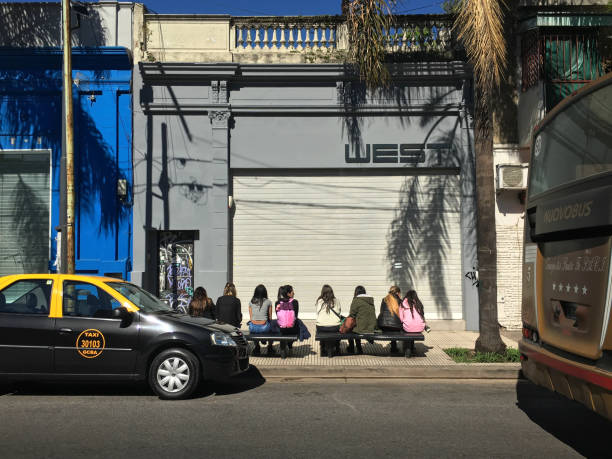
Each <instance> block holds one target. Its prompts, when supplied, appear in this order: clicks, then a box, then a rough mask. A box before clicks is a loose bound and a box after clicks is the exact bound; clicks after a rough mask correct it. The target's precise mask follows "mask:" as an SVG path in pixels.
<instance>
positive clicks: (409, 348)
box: [404, 340, 415, 358]
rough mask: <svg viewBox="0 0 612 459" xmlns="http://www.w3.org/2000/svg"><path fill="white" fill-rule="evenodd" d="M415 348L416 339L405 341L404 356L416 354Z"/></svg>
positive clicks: (408, 356)
mask: <svg viewBox="0 0 612 459" xmlns="http://www.w3.org/2000/svg"><path fill="white" fill-rule="evenodd" d="M414 350H415V348H414V340H411V341H404V357H406V358H410V357H412V356H413V355H414Z"/></svg>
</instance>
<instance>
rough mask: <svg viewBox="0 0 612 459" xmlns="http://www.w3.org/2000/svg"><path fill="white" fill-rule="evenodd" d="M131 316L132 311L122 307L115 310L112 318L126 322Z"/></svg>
mask: <svg viewBox="0 0 612 459" xmlns="http://www.w3.org/2000/svg"><path fill="white" fill-rule="evenodd" d="M131 315H132V314H131V313H130V311H128V310H127V308H126V307H125V306H121V307H120V308H116V309H113V315H112V317H113V319H121V320H126V319H127V318H129V317H130V316H131Z"/></svg>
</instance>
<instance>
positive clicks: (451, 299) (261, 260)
mask: <svg viewBox="0 0 612 459" xmlns="http://www.w3.org/2000/svg"><path fill="white" fill-rule="evenodd" d="M233 196H234V200H235V203H236V211H235V215H234V219H233V278H234V282H235V283H236V287H237V289H238V295H239V296H240V297H241V298H242V301H243V305H245V306H246V305H248V299H249V298H250V296H251V295H252V293H253V290H254V288H255V286H256V285H257V284H258V283H263V284H264V285H265V286H266V287H267V289H268V293H269V295H270V297H271V298H272V297H273V298H275V297H276V292H277V289H278V287H279V286H280V285H281V284H287V283H288V284H291V285H293V287H294V289H295V292H296V298H297V299H298V300H299V301H300V316H301V317H303V318H313V317H314V303H315V300H316V298H317V297H318V295H319V293H320V291H321V286H322V285H323V284H325V283H328V284H330V285H331V286H332V287H333V289H334V292H335V294H336V296H337V297H338V298H340V301H341V303H342V305H343V311H348V306H349V305H350V302H351V300H352V296H353V290H354V288H355V286H356V285H359V284H361V285H364V286H365V287H366V289H367V291H368V294H370V295H373V296H374V299H375V302H376V309H377V312H378V307H379V304H380V301H381V299H382V297H383V296H384V295H385V294H386V293H387V291H388V288H389V286H390V285H392V284H394V283H395V284H398V285H399V286H400V287H401V288H402V294H403V293H404V290H405V289H406V288H408V287H412V288H415V289H416V291H417V292H418V294H419V296H420V298H421V299H422V301H423V303H424V305H425V310H426V314H427V318H428V319H462V318H463V316H462V303H461V283H462V271H461V232H460V218H459V217H460V212H459V210H460V186H459V177H458V176H457V175H454V174H452V175H418V176H416V175H409V176H406V175H404V176H398V175H381V176H373V175H344V176H340V175H320V176H303V175H285V176H280V175H276V176H235V177H234V179H233ZM244 313H245V314H247V317H248V312H247V310H246V308H245V311H244Z"/></svg>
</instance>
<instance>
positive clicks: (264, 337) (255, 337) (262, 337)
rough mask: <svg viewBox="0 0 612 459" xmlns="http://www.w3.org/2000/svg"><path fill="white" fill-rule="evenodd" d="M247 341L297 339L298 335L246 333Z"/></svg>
mask: <svg viewBox="0 0 612 459" xmlns="http://www.w3.org/2000/svg"><path fill="white" fill-rule="evenodd" d="M244 337H245V338H246V340H247V341H297V340H298V335H275V334H272V335H268V334H263V333H262V334H260V333H258V334H253V335H244Z"/></svg>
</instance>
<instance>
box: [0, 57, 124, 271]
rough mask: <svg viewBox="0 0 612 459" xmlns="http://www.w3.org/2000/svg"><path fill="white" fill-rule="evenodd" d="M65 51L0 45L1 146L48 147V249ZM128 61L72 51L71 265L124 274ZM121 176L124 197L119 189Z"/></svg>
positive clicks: (54, 213)
mask: <svg viewBox="0 0 612 459" xmlns="http://www.w3.org/2000/svg"><path fill="white" fill-rule="evenodd" d="M61 64H62V54H61V51H60V50H58V49H56V48H45V49H6V48H5V49H2V48H0V149H32V148H36V149H49V150H51V152H52V175H51V190H52V200H51V228H52V232H51V256H50V260H49V268H50V270H51V271H53V266H52V264H53V261H54V260H55V256H56V245H55V236H56V231H55V227H56V226H58V225H59V222H60V159H61V153H62V152H61V144H62V93H61V91H62V72H61ZM131 69H132V63H131V59H130V55H129V52H128V51H127V50H126V49H124V48H81V49H76V48H75V49H74V50H73V81H74V85H73V100H74V128H75V186H76V209H75V210H76V227H75V235H76V271H77V272H80V273H90V274H100V275H103V274H108V273H116V274H120V275H121V276H123V278H126V279H127V277H128V273H129V271H130V270H131V258H132V247H131V238H132V208H131V201H132V198H131V189H132V99H131V98H132V94H131V75H132V70H131ZM118 179H126V180H127V183H128V196H127V199H125V200H121V199H119V197H118V196H117V180H118Z"/></svg>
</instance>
